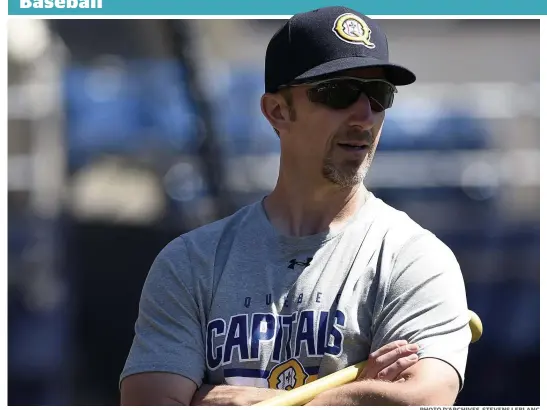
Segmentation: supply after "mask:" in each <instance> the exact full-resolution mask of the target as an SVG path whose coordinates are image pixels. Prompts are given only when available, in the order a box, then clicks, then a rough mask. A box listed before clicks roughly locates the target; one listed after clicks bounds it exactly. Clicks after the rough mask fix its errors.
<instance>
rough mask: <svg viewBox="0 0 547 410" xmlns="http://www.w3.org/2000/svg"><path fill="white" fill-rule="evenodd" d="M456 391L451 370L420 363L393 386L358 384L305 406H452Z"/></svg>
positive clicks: (439, 363) (373, 382) (432, 362)
mask: <svg viewBox="0 0 547 410" xmlns="http://www.w3.org/2000/svg"><path fill="white" fill-rule="evenodd" d="M458 389H459V379H458V375H457V374H456V372H455V370H454V368H453V367H452V366H450V365H448V364H446V363H445V362H443V361H441V360H437V359H422V360H420V361H419V362H418V363H416V364H415V365H414V366H412V367H410V368H409V369H408V370H406V371H405V372H403V373H402V374H401V377H400V378H398V379H397V380H395V382H390V381H384V380H373V379H365V380H357V381H355V382H353V383H349V384H347V385H344V386H340V387H337V388H334V389H331V390H328V391H326V392H324V393H321V394H319V395H318V396H317V397H316V398H315V399H314V400H312V401H311V402H309V403H308V404H307V405H308V406H434V405H435V406H452V405H453V404H454V402H455V400H456V396H457V394H458Z"/></svg>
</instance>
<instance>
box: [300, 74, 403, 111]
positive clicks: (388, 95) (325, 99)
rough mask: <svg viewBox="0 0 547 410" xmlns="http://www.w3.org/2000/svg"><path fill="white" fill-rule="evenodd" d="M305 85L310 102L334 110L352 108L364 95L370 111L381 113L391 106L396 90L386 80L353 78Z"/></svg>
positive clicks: (327, 80) (340, 78)
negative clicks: (308, 87)
mask: <svg viewBox="0 0 547 410" xmlns="http://www.w3.org/2000/svg"><path fill="white" fill-rule="evenodd" d="M295 85H304V84H295ZM305 85H310V86H312V87H311V88H310V89H308V91H307V95H308V99H309V100H310V101H311V102H313V103H317V104H322V105H325V106H327V107H329V108H332V109H335V110H343V109H345V108H348V107H350V106H352V105H353V104H355V103H356V102H357V100H358V99H359V97H360V96H361V94H364V95H366V96H367V97H368V99H369V101H370V108H371V110H372V111H375V112H382V111H384V110H386V109H388V108H390V107H391V106H392V105H393V99H394V97H395V93H396V92H397V88H396V87H395V86H394V85H393V84H391V83H390V82H388V81H386V80H381V79H365V78H355V77H336V78H330V79H326V80H322V81H318V82H314V83H305Z"/></svg>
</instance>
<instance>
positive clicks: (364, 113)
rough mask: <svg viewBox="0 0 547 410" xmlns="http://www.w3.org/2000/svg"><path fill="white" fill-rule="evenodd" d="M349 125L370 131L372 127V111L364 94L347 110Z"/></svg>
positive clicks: (373, 117)
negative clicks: (348, 111) (348, 112)
mask: <svg viewBox="0 0 547 410" xmlns="http://www.w3.org/2000/svg"><path fill="white" fill-rule="evenodd" d="M349 110H350V118H349V125H350V126H352V127H357V128H360V129H362V130H370V129H371V128H372V127H373V126H374V119H375V116H374V111H372V109H371V107H370V100H369V99H368V97H367V96H366V95H365V94H361V96H360V97H359V99H358V100H357V101H356V102H355V103H354V104H353V105H352V106H351V107H350V108H349Z"/></svg>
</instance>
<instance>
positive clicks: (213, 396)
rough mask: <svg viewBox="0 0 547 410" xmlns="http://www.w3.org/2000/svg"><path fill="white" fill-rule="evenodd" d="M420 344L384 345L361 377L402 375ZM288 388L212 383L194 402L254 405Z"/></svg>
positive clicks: (410, 364) (415, 359)
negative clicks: (218, 384)
mask: <svg viewBox="0 0 547 410" xmlns="http://www.w3.org/2000/svg"><path fill="white" fill-rule="evenodd" d="M417 350H418V346H417V345H412V344H408V343H407V342H406V341H403V340H398V341H395V342H393V343H390V344H388V345H386V346H382V347H381V348H380V349H378V350H377V351H375V352H373V353H372V354H371V355H370V357H369V366H367V367H366V368H365V369H364V371H363V373H362V374H361V375H360V377H361V378H369V379H374V378H379V377H381V378H382V380H387V381H393V380H395V379H397V378H399V377H400V376H401V374H402V372H404V371H406V370H407V369H409V368H411V366H413V365H415V364H416V361H417V358H415V356H416V355H415V352H416V351H417ZM284 393H285V391H284V390H276V389H266V388H258V387H244V386H227V385H222V386H211V385H203V386H201V388H200V389H199V390H198V391H197V392H196V393H195V394H194V398H193V399H192V402H191V405H193V406H232V405H236V406H251V405H253V404H256V403H258V402H261V401H263V400H267V399H270V398H272V397H275V396H278V395H280V394H284Z"/></svg>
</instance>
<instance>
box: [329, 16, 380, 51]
mask: <svg viewBox="0 0 547 410" xmlns="http://www.w3.org/2000/svg"><path fill="white" fill-rule="evenodd" d="M332 31H334V33H335V34H336V35H337V36H338V38H339V39H340V40H343V41H345V42H346V43H352V44H362V45H364V46H365V47H367V48H374V47H376V45H375V44H374V43H373V42H372V41H370V35H371V33H372V31H371V30H370V28H369V27H368V26H367V23H365V21H364V20H363V19H362V18H361V17H359V16H356V15H355V14H352V13H346V14H342V15H341V16H338V18H337V19H336V21H335V22H334V27H333V28H332Z"/></svg>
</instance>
